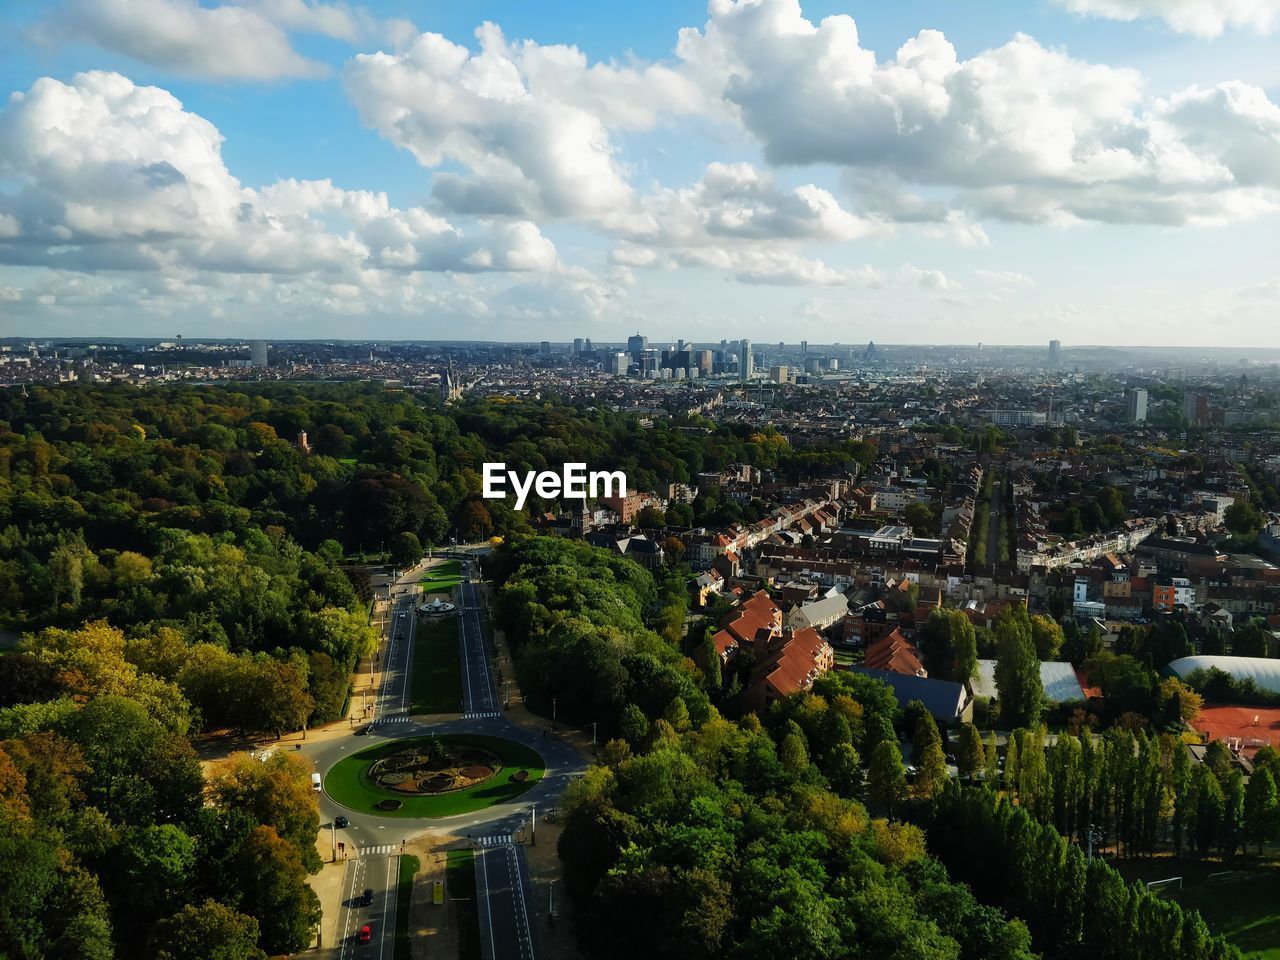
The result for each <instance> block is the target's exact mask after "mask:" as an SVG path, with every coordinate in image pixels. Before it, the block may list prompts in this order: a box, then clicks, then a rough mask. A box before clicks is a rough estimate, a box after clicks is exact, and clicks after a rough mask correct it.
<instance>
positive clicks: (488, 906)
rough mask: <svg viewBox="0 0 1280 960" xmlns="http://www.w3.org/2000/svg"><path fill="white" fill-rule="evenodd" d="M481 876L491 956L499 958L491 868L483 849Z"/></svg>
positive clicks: (493, 958)
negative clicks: (495, 933) (494, 930)
mask: <svg viewBox="0 0 1280 960" xmlns="http://www.w3.org/2000/svg"><path fill="white" fill-rule="evenodd" d="M480 877H481V887H482V888H483V889H484V908H485V912H486V913H487V914H488V916H489V956H490V957H491V958H492V960H498V943H497V940H495V939H494V932H493V900H492V898H491V897H490V896H489V870H488V868H487V867H486V866H485V862H484V852H483V851H481V853H480Z"/></svg>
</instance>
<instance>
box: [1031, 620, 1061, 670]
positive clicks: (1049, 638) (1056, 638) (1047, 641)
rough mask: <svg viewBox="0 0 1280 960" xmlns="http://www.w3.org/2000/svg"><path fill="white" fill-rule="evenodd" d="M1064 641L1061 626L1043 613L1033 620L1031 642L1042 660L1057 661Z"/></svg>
mask: <svg viewBox="0 0 1280 960" xmlns="http://www.w3.org/2000/svg"><path fill="white" fill-rule="evenodd" d="M1064 640H1065V637H1064V636H1063V631H1062V626H1061V624H1059V623H1057V622H1055V621H1053V620H1050V619H1049V618H1048V617H1046V616H1045V615H1044V614H1041V613H1038V614H1036V615H1035V616H1034V617H1032V618H1031V641H1032V643H1034V644H1035V648H1036V656H1037V657H1039V658H1040V659H1041V660H1057V659H1058V651H1059V650H1061V649H1062V644H1063V641H1064Z"/></svg>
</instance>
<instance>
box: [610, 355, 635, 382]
mask: <svg viewBox="0 0 1280 960" xmlns="http://www.w3.org/2000/svg"><path fill="white" fill-rule="evenodd" d="M630 365H631V355H630V354H626V353H621V352H619V353H615V354H611V355H610V357H609V369H608V372H609V373H612V374H614V375H615V376H619V377H621V376H623V375H625V374H626V372H627V367H629V366H630Z"/></svg>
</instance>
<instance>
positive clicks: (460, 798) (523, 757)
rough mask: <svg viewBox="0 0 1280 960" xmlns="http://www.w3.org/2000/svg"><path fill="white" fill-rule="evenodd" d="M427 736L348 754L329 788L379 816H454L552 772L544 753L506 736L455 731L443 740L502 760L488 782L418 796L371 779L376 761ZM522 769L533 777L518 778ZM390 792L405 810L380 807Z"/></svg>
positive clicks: (500, 799) (507, 798)
mask: <svg viewBox="0 0 1280 960" xmlns="http://www.w3.org/2000/svg"><path fill="white" fill-rule="evenodd" d="M426 739H427V738H426V737H406V738H404V739H401V740H389V741H387V742H386V743H380V744H378V745H376V746H373V747H369V748H367V749H365V750H361V751H359V752H357V753H353V754H352V755H351V756H349V757H343V758H342V759H341V760H339V761H338V762H337V763H336V764H334V765H333V767H332V768H331V769H330V770H329V773H328V774H327V775H326V776H325V778H324V789H325V792H326V793H328V794H329V796H330V797H332V798H333V799H334V800H336V801H337V802H338V803H340V804H342V805H343V806H344V807H348V808H350V809H352V810H359V811H360V812H361V813H371V814H374V815H375V816H382V817H452V816H454V815H455V814H459V813H471V812H473V811H475V810H483V809H485V808H486V807H492V806H494V805H495V804H499V803H509V802H511V801H512V800H514V799H515V798H516V797H518V796H520V794H522V793H524V792H525V791H526V790H528V789H529V788H530V787H532V786H533V785H534V784H535V783H537V782H538V781H539V780H541V779H542V775H543V773H544V772H545V771H546V765H545V763H544V762H543V759H542V757H540V756H538V754H537V753H535V752H534V751H532V750H530V749H529V748H528V747H525V746H521V745H520V744H518V743H512V742H511V741H510V740H503V739H501V738H500V737H483V736H480V735H478V734H476V735H471V734H453V733H450V734H441V736H440V742H441V743H458V744H470V745H472V746H476V747H480V748H481V749H483V750H488V751H489V752H490V753H492V754H494V755H496V756H497V758H498V759H499V760H500V761H501V762H502V769H501V770H499V771H498V772H497V774H496V775H494V776H493V777H492V778H490V779H489V780H486V781H485V782H484V783H478V784H476V785H475V786H473V787H467V788H466V789H465V790H458V791H456V792H454V793H442V794H438V795H436V796H412V795H408V794H404V793H399V792H397V791H393V790H384V789H382V788H381V787H379V786H377V785H376V784H375V783H374V782H373V781H372V780H370V779H369V776H368V771H369V767H370V766H371V765H372V764H373V762H374V761H375V760H377V759H379V758H380V757H383V756H386V755H387V754H390V753H395V752H397V751H399V750H403V749H404V748H405V747H406V746H409V745H410V744H412V743H414V742H415V740H426ZM521 770H525V771H527V772H528V774H529V776H528V779H526V780H524V781H523V782H521V781H518V780H515V779H513V777H514V776H515V774H517V773H519V772H520V771H521ZM388 797H391V798H394V799H396V800H399V801H401V805H400V809H399V810H378V809H376V808H375V806H374V804H376V803H377V802H378V801H379V800H385V799H387V798H388Z"/></svg>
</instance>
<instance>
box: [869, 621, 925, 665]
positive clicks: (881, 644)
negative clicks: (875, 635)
mask: <svg viewBox="0 0 1280 960" xmlns="http://www.w3.org/2000/svg"><path fill="white" fill-rule="evenodd" d="M862 665H863V666H864V667H870V668H871V669H873V670H888V671H890V672H891V673H902V674H906V675H907V676H912V677H926V676H928V674H927V673H926V672H925V669H924V664H923V663H922V662H921V660H920V651H919V650H917V649H916V648H915V646H913V645H912V643H911V642H910V641H909V640H908V639H907V638H906V637H904V636H903V635H902V633H901V632H900V631H899V630H898V629H897V628H896V627H895V628H894V629H893V630H892V631H891V632H889V633H886V634H885V635H884V636H883V637H881V638H880V639H879V640H877V641H876V642H875V643H873V644H871V645H870V646H869V647H867V655H866V659H865V660H864V661H863V664H862Z"/></svg>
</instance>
